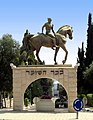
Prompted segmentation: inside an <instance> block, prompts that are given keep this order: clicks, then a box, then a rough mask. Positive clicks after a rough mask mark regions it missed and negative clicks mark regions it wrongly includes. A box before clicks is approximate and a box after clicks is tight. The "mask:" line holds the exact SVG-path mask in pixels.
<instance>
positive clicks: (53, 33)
mask: <svg viewBox="0 0 93 120" xmlns="http://www.w3.org/2000/svg"><path fill="white" fill-rule="evenodd" d="M53 27H54V25H52V27H51V30H52V32H53V34H54V36H55V32H54V29H53Z"/></svg>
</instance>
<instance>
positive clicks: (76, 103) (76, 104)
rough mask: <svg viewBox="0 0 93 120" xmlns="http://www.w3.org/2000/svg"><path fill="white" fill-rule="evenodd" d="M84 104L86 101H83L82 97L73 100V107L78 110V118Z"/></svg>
mask: <svg viewBox="0 0 93 120" xmlns="http://www.w3.org/2000/svg"><path fill="white" fill-rule="evenodd" d="M83 106H84V103H83V100H82V99H78V98H77V99H76V100H75V101H74V102H73V108H74V109H75V110H76V111H77V114H76V119H78V112H79V111H81V110H82V108H83Z"/></svg>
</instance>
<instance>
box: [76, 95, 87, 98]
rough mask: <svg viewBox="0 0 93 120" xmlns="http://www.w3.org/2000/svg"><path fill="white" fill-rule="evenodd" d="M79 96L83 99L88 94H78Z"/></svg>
mask: <svg viewBox="0 0 93 120" xmlns="http://www.w3.org/2000/svg"><path fill="white" fill-rule="evenodd" d="M77 97H78V98H81V99H83V98H84V97H86V95H85V94H78V95H77Z"/></svg>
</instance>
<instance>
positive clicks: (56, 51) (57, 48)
mask: <svg viewBox="0 0 93 120" xmlns="http://www.w3.org/2000/svg"><path fill="white" fill-rule="evenodd" d="M58 51H59V47H56V50H55V55H54V61H55V65H56V64H57V62H56V57H57V53H58Z"/></svg>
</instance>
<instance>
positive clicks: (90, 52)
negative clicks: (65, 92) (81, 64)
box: [85, 13, 93, 67]
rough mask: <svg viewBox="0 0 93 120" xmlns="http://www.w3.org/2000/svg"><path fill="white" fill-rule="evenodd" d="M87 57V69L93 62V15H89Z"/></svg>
mask: <svg viewBox="0 0 93 120" xmlns="http://www.w3.org/2000/svg"><path fill="white" fill-rule="evenodd" d="M85 55H86V59H85V65H86V67H89V65H90V64H91V63H92V61H93V23H92V14H91V13H89V16H88V30H87V48H86V53H85Z"/></svg>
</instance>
